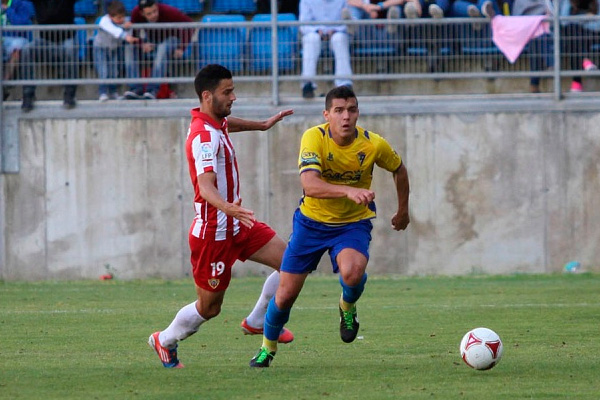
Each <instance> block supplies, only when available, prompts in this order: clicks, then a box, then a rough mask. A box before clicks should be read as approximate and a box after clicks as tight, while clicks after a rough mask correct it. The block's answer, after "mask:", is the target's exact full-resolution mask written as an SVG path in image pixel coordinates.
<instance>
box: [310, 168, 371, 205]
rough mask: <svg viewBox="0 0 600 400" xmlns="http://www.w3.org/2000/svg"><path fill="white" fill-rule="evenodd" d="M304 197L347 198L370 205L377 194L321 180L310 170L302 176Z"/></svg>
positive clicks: (319, 176) (315, 172)
mask: <svg viewBox="0 0 600 400" xmlns="http://www.w3.org/2000/svg"><path fill="white" fill-rule="evenodd" d="M300 182H301V183H302V188H303V189H304V195H305V196H308V197H314V198H315V199H338V198H341V197H347V198H348V199H350V200H352V201H353V202H355V203H356V204H362V205H363V206H366V205H368V204H369V203H370V202H372V201H373V200H375V192H373V191H372V190H368V189H362V188H355V187H352V186H346V185H334V184H331V183H329V182H325V181H324V180H323V179H321V174H320V173H319V172H317V171H313V170H308V171H304V172H302V174H301V175H300Z"/></svg>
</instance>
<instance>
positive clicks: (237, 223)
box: [148, 64, 294, 368]
mask: <svg viewBox="0 0 600 400" xmlns="http://www.w3.org/2000/svg"><path fill="white" fill-rule="evenodd" d="M194 87H195V90H196V93H197V95H198V98H199V99H200V107H199V108H194V109H193V110H192V111H191V114H192V122H191V124H190V129H189V131H188V135H187V140H186V146H185V147H186V154H187V158H188V164H189V172H190V178H191V180H192V185H193V186H194V193H195V195H194V206H195V210H196V216H195V218H194V221H193V223H192V226H191V227H190V231H189V244H190V249H191V253H192V254H191V262H192V272H193V275H194V281H195V283H196V294H197V297H198V299H197V300H196V301H194V302H192V303H190V304H188V305H187V306H185V307H183V308H182V309H180V310H179V312H178V313H177V315H175V319H174V320H173V322H171V324H170V325H169V326H168V327H167V328H166V329H165V330H163V331H162V332H155V333H153V334H152V335H150V338H149V339H148V344H149V345H150V347H152V348H153V349H154V350H155V351H156V353H157V354H158V357H159V358H160V361H161V362H162V364H163V366H164V367H166V368H183V364H182V363H181V362H180V361H179V358H178V356H177V343H178V342H179V341H181V340H184V339H186V338H187V337H189V336H190V335H192V334H194V333H196V332H197V331H198V329H199V328H200V325H202V324H203V323H204V322H206V321H208V320H209V319H211V318H214V317H216V316H217V315H219V313H220V312H221V304H222V303H223V298H224V297H225V290H226V289H227V287H228V286H229V282H230V280H231V268H232V266H233V263H234V262H235V261H236V260H241V261H245V260H247V259H249V260H252V261H256V262H259V263H261V264H264V265H267V266H269V267H271V268H273V269H274V270H276V271H275V272H273V273H272V274H271V275H270V276H269V277H268V278H267V280H266V281H265V284H264V285H263V289H262V293H261V295H260V297H259V299H258V302H257V304H256V306H255V308H254V310H253V312H252V313H251V314H250V316H249V317H248V318H247V319H244V321H243V323H242V329H243V330H244V332H245V333H247V334H261V333H262V328H261V325H260V324H261V323H262V320H263V318H264V313H265V312H266V306H267V303H268V301H269V300H270V299H271V298H272V297H273V295H274V294H275V290H276V289H277V286H278V285H279V273H278V272H277V270H279V266H280V265H281V259H282V256H283V252H284V250H285V242H284V241H283V240H282V239H281V238H279V237H278V236H277V235H276V234H275V231H273V229H271V228H270V227H269V226H268V225H267V224H265V223H263V222H259V221H257V220H256V219H255V217H254V212H253V211H252V210H249V209H247V208H243V207H242V200H241V198H240V182H239V173H238V165H237V160H236V157H235V151H234V148H233V145H232V143H231V140H230V138H229V132H238V131H249V130H267V129H269V128H271V127H272V126H273V125H275V124H276V123H277V122H279V121H281V120H282V119H283V118H285V117H286V116H288V115H290V114H292V113H293V111H292V110H285V111H281V112H279V113H277V114H276V115H274V116H272V117H270V118H269V119H267V120H266V121H262V122H261V121H248V120H243V119H240V118H234V117H230V118H227V116H228V115H229V114H231V106H232V104H233V102H234V101H235V99H236V97H235V94H234V92H233V90H234V86H233V78H232V75H231V72H230V71H229V70H227V69H226V68H225V67H222V66H220V65H216V64H213V65H207V66H205V67H204V68H202V70H200V72H198V74H197V75H196V79H195V81H194ZM251 317H252V318H253V319H254V322H256V321H258V324H257V325H254V326H253V325H252V324H251V323H250V322H253V321H250V318H251ZM293 339H294V336H293V334H292V333H291V332H290V331H289V330H287V329H285V328H282V329H281V330H280V332H279V333H278V335H277V338H276V340H279V341H280V342H282V343H289V342H291V341H292V340H293Z"/></svg>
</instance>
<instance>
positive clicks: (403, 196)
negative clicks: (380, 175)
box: [392, 163, 410, 231]
mask: <svg viewBox="0 0 600 400" xmlns="http://www.w3.org/2000/svg"><path fill="white" fill-rule="evenodd" d="M394 183H395V185H396V194H397V196H398V211H396V214H394V216H393V217H392V228H394V230H396V231H400V230H404V229H406V227H407V226H408V224H409V222H410V217H409V216H408V195H409V192H410V185H409V183H408V172H407V171H406V167H405V166H404V163H402V164H401V165H400V167H399V168H398V169H397V170H396V171H394Z"/></svg>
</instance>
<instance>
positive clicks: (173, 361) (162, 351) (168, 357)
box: [148, 332, 183, 368]
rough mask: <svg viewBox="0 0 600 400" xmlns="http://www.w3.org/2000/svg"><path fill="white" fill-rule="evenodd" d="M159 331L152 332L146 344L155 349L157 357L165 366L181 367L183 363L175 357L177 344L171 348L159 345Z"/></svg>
mask: <svg viewBox="0 0 600 400" xmlns="http://www.w3.org/2000/svg"><path fill="white" fill-rule="evenodd" d="M159 334H160V332H154V333H153V334H152V335H150V337H149V338H148V345H149V346H150V347H152V348H153V349H154V351H156V354H158V358H160V361H161V362H162V364H163V366H164V367H165V368H183V364H182V363H180V362H179V359H178V358H177V345H175V347H174V348H172V349H167V348H166V347H163V346H161V344H160V342H159V341H158V335H159Z"/></svg>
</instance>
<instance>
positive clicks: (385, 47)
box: [352, 25, 398, 57]
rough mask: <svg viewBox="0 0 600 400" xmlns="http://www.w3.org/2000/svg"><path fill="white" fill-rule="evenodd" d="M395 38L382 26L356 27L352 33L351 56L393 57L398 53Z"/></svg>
mask: <svg viewBox="0 0 600 400" xmlns="http://www.w3.org/2000/svg"><path fill="white" fill-rule="evenodd" d="M396 43H397V40H396V38H395V37H393V36H390V35H389V34H388V33H387V30H386V27H383V26H375V25H368V26H358V27H356V29H355V32H354V40H353V43H352V54H353V55H355V56H359V57H380V56H387V57H389V56H393V55H395V54H396V53H397V52H398V47H397V45H396Z"/></svg>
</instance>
